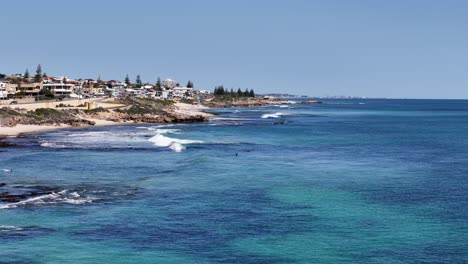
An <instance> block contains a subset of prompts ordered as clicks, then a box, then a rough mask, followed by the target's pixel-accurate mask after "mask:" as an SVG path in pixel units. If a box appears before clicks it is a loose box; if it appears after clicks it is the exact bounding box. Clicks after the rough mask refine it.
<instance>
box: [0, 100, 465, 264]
mask: <svg viewBox="0 0 468 264" xmlns="http://www.w3.org/2000/svg"><path fill="white" fill-rule="evenodd" d="M213 111H214V112H216V113H217V115H216V117H215V118H213V120H212V121H210V122H208V123H203V124H183V125H164V124H162V125H158V124H148V125H141V124H138V125H125V126H115V127H104V128H85V129H70V130H61V131H54V132H48V133H42V134H37V135H33V136H30V137H28V138H25V139H16V140H14V141H15V142H16V143H18V144H20V145H21V147H19V148H7V149H2V152H0V158H1V166H0V167H4V168H13V169H14V171H13V173H9V172H3V171H1V172H0V183H5V185H4V186H0V193H2V192H3V193H6V192H7V193H13V194H15V195H17V194H19V195H30V196H29V197H25V198H18V199H19V200H18V201H9V202H6V201H2V202H0V263H64V262H67V263H347V262H355V263H421V262H425V263H466V262H468V249H467V248H468V224H467V223H468V221H467V220H468V212H467V211H466V208H467V205H468V195H467V187H468V178H467V175H468V163H467V162H466V161H467V160H468V136H467V134H466V131H468V101H455V100H326V101H325V103H324V104H322V105H290V106H288V107H285V106H279V105H278V106H267V107H257V108H229V109H216V110H213Z"/></svg>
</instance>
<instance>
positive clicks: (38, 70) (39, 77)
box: [34, 64, 42, 82]
mask: <svg viewBox="0 0 468 264" xmlns="http://www.w3.org/2000/svg"><path fill="white" fill-rule="evenodd" d="M41 80H42V67H41V65H40V64H39V65H37V68H36V75H34V82H40V81H41Z"/></svg>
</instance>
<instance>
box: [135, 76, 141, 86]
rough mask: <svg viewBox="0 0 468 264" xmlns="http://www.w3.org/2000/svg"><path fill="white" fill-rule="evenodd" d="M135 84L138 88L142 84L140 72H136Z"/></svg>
mask: <svg viewBox="0 0 468 264" xmlns="http://www.w3.org/2000/svg"><path fill="white" fill-rule="evenodd" d="M135 84H136V87H137V88H140V87H141V86H142V82H141V76H140V74H138V75H137V76H136V81H135Z"/></svg>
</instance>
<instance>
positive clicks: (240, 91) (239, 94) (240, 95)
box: [237, 88, 242, 97]
mask: <svg viewBox="0 0 468 264" xmlns="http://www.w3.org/2000/svg"><path fill="white" fill-rule="evenodd" d="M237 96H239V97H242V90H241V89H240V88H239V89H237Z"/></svg>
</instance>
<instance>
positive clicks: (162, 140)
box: [149, 133, 204, 152]
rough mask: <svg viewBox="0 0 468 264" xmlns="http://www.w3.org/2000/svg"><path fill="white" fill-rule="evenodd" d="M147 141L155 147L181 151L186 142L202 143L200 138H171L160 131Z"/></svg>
mask: <svg viewBox="0 0 468 264" xmlns="http://www.w3.org/2000/svg"><path fill="white" fill-rule="evenodd" d="M149 141H150V142H152V143H153V144H154V145H155V146H157V147H166V148H169V149H172V150H174V151H175V152H181V151H183V150H184V149H185V146H184V145H186V144H197V143H204V142H203V141H200V140H190V139H179V138H171V137H168V136H165V135H163V134H161V133H158V134H156V135H155V136H154V137H152V138H150V139H149Z"/></svg>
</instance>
